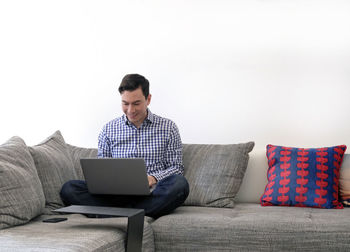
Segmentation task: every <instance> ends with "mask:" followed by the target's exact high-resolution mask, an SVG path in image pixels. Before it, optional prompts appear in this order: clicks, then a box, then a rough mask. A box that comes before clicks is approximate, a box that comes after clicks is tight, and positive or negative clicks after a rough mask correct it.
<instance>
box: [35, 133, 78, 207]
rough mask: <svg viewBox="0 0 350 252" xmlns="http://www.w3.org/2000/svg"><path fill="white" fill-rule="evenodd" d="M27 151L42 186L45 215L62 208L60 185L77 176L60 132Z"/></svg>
mask: <svg viewBox="0 0 350 252" xmlns="http://www.w3.org/2000/svg"><path fill="white" fill-rule="evenodd" d="M29 150H30V153H31V154H32V156H33V159H34V161H35V166H36V169H37V171H38V175H39V178H40V181H41V184H42V186H43V190H44V194H45V199H46V207H45V213H46V214H49V213H50V212H51V211H50V210H54V209H57V208H60V207H63V206H64V204H63V202H62V200H61V197H60V194H59V193H60V191H61V188H62V185H63V184H64V183H65V182H67V181H68V180H72V179H78V175H77V173H76V171H75V169H74V164H73V161H72V157H71V154H70V153H69V151H68V148H67V146H66V143H65V141H64V139H63V136H62V134H61V132H60V131H56V132H55V133H54V134H53V135H52V136H50V137H48V138H47V139H45V140H44V141H43V142H42V143H40V144H38V145H36V146H32V147H29Z"/></svg>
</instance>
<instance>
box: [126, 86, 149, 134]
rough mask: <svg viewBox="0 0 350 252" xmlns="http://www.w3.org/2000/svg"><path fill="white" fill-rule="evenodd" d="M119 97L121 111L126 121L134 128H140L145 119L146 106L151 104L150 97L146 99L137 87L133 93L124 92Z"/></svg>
mask: <svg viewBox="0 0 350 252" xmlns="http://www.w3.org/2000/svg"><path fill="white" fill-rule="evenodd" d="M121 97H122V109H123V112H124V113H125V115H126V116H127V117H128V120H129V121H130V122H131V123H132V124H134V125H135V126H136V127H140V126H141V124H142V122H143V121H144V120H145V119H146V117H147V106H148V105H149V104H150V102H151V95H148V97H147V99H146V98H145V96H144V95H143V93H142V89H141V87H139V88H138V89H136V90H134V91H124V92H123V93H122V94H121Z"/></svg>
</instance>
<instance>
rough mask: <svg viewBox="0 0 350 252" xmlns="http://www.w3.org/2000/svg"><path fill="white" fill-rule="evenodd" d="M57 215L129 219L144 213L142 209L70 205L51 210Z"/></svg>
mask: <svg viewBox="0 0 350 252" xmlns="http://www.w3.org/2000/svg"><path fill="white" fill-rule="evenodd" d="M53 211H54V212H57V213H80V214H101V215H109V216H117V217H131V216H134V215H136V214H140V213H144V210H143V209H135V208H122V207H101V206H79V205H71V206H68V207H63V208H59V209H56V210H53Z"/></svg>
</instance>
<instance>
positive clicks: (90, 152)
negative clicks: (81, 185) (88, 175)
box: [66, 144, 97, 180]
mask: <svg viewBox="0 0 350 252" xmlns="http://www.w3.org/2000/svg"><path fill="white" fill-rule="evenodd" d="M66 145H67V147H68V151H69V152H70V154H71V156H72V160H73V164H74V170H75V172H76V174H77V178H78V179H80V180H84V179H85V178H84V174H83V170H82V168H81V164H80V159H81V158H97V149H95V148H82V147H77V146H74V145H71V144H66Z"/></svg>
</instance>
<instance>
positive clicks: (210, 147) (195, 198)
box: [183, 142, 254, 208]
mask: <svg viewBox="0 0 350 252" xmlns="http://www.w3.org/2000/svg"><path fill="white" fill-rule="evenodd" d="M253 147H254V142H248V143H241V144H228V145H214V144H207V145H205V144H184V145H183V163H184V167H185V174H184V175H185V177H186V179H187V181H188V183H189V185H190V194H189V196H188V198H187V200H186V201H185V203H184V205H189V206H206V207H228V208H231V207H234V197H235V196H236V194H237V192H238V190H239V187H240V186H241V183H242V180H243V177H244V173H245V171H246V169H247V165H248V160H249V152H251V151H252V149H253Z"/></svg>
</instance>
